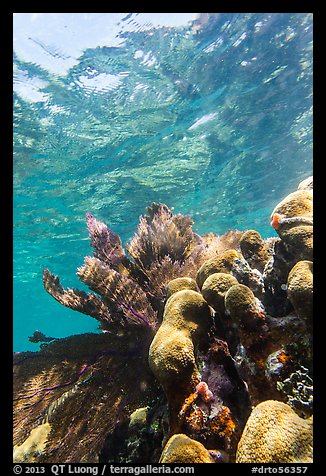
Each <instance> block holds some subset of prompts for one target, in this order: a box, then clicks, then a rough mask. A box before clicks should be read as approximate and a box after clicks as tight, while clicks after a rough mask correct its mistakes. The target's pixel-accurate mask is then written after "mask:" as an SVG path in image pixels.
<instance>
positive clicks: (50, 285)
mask: <svg viewBox="0 0 326 476" xmlns="http://www.w3.org/2000/svg"><path fill="white" fill-rule="evenodd" d="M43 285H44V288H45V290H46V291H47V292H48V293H49V294H51V296H52V297H53V298H54V299H55V300H56V301H58V302H59V303H60V304H63V305H64V306H66V307H69V308H70V309H73V310H74V311H79V312H82V313H83V314H87V315H88V316H91V317H94V318H95V319H97V320H98V321H100V322H102V323H104V322H111V321H112V317H111V314H110V311H109V309H108V308H107V306H106V305H105V303H104V302H103V301H102V300H101V299H100V298H99V297H98V296H97V295H96V294H93V293H89V294H87V293H85V292H84V291H80V290H79V289H71V288H67V289H64V288H63V287H62V285H61V283H60V279H59V278H58V276H55V275H54V274H52V273H50V271H49V270H48V269H44V270H43Z"/></svg>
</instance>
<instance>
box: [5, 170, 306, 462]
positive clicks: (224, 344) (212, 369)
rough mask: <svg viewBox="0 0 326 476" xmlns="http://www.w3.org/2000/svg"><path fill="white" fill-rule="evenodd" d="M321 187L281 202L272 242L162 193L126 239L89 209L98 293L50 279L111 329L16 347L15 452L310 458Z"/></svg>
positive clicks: (36, 455)
mask: <svg viewBox="0 0 326 476" xmlns="http://www.w3.org/2000/svg"><path fill="white" fill-rule="evenodd" d="M312 189H313V181H312V178H308V179H306V180H304V181H302V182H301V183H300V184H299V187H298V189H297V190H296V191H295V192H292V193H290V194H289V195H288V196H287V197H286V198H285V199H284V200H282V201H281V202H280V203H279V204H278V205H277V206H276V207H275V209H274V211H273V213H272V215H271V225H272V226H273V227H274V229H275V230H276V232H277V234H278V237H272V238H266V239H263V238H262V237H261V235H260V234H259V233H258V232H257V231H255V230H247V231H245V232H240V231H237V230H235V231H230V230H229V231H227V232H226V233H225V234H224V235H222V236H218V235H216V234H213V233H208V234H207V235H203V236H200V235H198V234H197V233H195V232H194V231H193V229H192V225H193V221H192V220H191V218H190V217H188V216H183V215H181V214H173V210H172V209H169V208H168V207H167V206H166V205H164V204H157V203H153V204H152V205H151V206H150V207H148V208H147V211H148V215H145V216H141V217H140V221H139V226H138V229H137V232H136V233H135V235H134V236H133V238H132V239H131V240H130V241H129V243H127V244H126V245H125V248H123V246H122V242H121V239H120V237H119V236H118V235H117V234H115V233H114V232H112V231H111V230H110V229H109V228H108V227H107V226H106V225H105V224H104V223H102V222H100V221H98V220H97V219H96V218H94V217H93V216H92V215H91V214H90V213H88V214H87V215H86V221H87V226H88V229H89V234H90V239H91V246H92V248H93V256H86V257H85V260H84V264H83V265H82V266H80V267H79V268H78V271H77V275H78V277H79V279H80V280H81V281H82V282H83V283H84V284H86V285H87V286H88V288H89V289H90V292H88V293H86V292H84V291H81V290H78V289H72V288H66V289H65V288H63V286H62V285H61V283H60V280H59V278H58V277H57V276H55V275H54V274H52V273H51V272H50V271H48V270H47V269H45V270H44V271H43V283H44V287H45V289H46V291H47V292H48V293H49V294H50V295H52V296H53V297H54V298H55V299H56V300H57V301H58V302H59V303H61V304H63V305H64V306H66V307H69V308H71V309H73V310H76V311H79V312H81V313H84V314H88V315H90V316H92V317H94V318H95V319H97V320H98V321H99V323H100V328H101V329H102V330H103V331H104V332H103V333H102V334H85V335H81V336H73V337H71V338H67V339H57V338H52V337H46V336H45V335H44V334H43V333H42V332H40V331H35V333H34V334H33V336H31V338H30V340H31V342H42V344H41V350H40V351H39V352H35V353H21V354H19V355H17V356H15V360H14V371H15V379H16V380H15V388H14V444H15V461H17V462H23V461H26V460H28V461H36V462H49V461H51V462H57V461H60V462H62V461H65V462H70V461H80V462H98V461H100V462H119V463H147V462H158V461H160V462H163V463H169V462H171V463H172V462H175V463H182V462H187V463H195V462H235V461H236V462H300V463H302V462H310V461H312V437H311V433H312V418H311V416H312V411H313V407H312V403H313V386H312V381H313V379H312V301H313V283H312V266H313V262H312V251H313V248H312V245H313V243H312V237H313V209H312ZM253 406H254V407H255V408H254V410H253V411H252V413H251V415H250V412H251V410H252V407H253ZM249 415H250V416H249ZM273 422H274V423H273ZM42 425H49V426H46V427H44V426H42ZM49 428H51V431H46V432H44V431H43V430H44V429H45V430H48V429H49ZM38 429H39V430H38ZM41 430H42V431H41ZM35 435H36V436H37V438H36V439H37V440H38V436H40V445H36V446H35V445H34V443H33V441H34V439H35V438H34V436H35ZM30 437H32V438H31V439H29V438H30ZM32 440H33V441H32ZM30 443H31V444H30ZM256 448H257V451H256ZM162 450H163V452H162Z"/></svg>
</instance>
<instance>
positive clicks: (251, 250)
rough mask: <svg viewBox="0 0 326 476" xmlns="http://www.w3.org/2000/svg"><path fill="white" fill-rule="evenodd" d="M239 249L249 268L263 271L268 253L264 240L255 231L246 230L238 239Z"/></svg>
mask: <svg viewBox="0 0 326 476" xmlns="http://www.w3.org/2000/svg"><path fill="white" fill-rule="evenodd" d="M240 249H241V252H242V254H243V256H244V258H245V259H246V260H247V261H248V263H249V264H250V266H251V268H256V269H258V270H259V271H261V272H262V271H263V270H264V267H265V265H266V263H267V261H268V260H269V257H270V253H269V250H268V248H267V247H266V245H265V243H264V240H263V239H262V237H261V236H260V234H259V233H258V231H256V230H247V231H246V232H245V233H244V234H243V235H242V236H241V239H240Z"/></svg>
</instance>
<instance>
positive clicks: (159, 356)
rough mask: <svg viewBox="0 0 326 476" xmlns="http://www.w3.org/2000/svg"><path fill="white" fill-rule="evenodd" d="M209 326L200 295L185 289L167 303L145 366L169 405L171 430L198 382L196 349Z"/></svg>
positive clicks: (203, 339) (209, 318)
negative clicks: (153, 376) (149, 370)
mask: <svg viewBox="0 0 326 476" xmlns="http://www.w3.org/2000/svg"><path fill="white" fill-rule="evenodd" d="M211 324H212V314H211V309H210V307H209V305H208V304H207V302H206V301H205V299H204V298H203V296H202V295H201V294H200V293H198V292H196V291H192V290H188V289H185V290H182V291H178V292H176V293H174V294H172V296H171V297H170V298H169V299H168V300H167V302H166V305H165V308H164V314H163V321H162V324H161V326H160V328H159V329H158V331H157V333H156V335H155V337H154V339H153V341H152V343H151V346H150V349H149V356H148V362H149V366H150V368H151V369H152V371H153V373H154V375H155V376H156V378H157V379H158V380H159V382H160V383H161V385H162V387H163V389H164V392H165V394H166V396H167V399H168V402H169V414H170V429H171V428H172V429H175V428H176V426H175V425H177V421H178V417H177V415H178V412H179V411H180V409H181V406H182V404H183V402H184V400H185V398H186V397H187V396H188V395H189V394H191V393H192V392H193V391H194V389H195V386H196V385H197V383H198V382H199V372H198V369H197V365H196V360H195V346H197V345H200V344H201V343H204V342H205V341H206V340H207V332H208V329H209V327H210V326H211Z"/></svg>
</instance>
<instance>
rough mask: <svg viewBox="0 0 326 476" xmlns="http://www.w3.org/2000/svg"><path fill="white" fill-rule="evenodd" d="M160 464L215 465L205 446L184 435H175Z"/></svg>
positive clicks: (165, 448) (169, 442)
mask: <svg viewBox="0 0 326 476" xmlns="http://www.w3.org/2000/svg"><path fill="white" fill-rule="evenodd" d="M159 462H160V463H215V460H214V459H213V457H212V456H211V455H210V453H209V451H208V450H207V449H206V448H205V446H204V445H202V444H201V443H199V442H198V441H196V440H193V439H191V438H189V436H187V435H184V434H182V433H180V434H177V435H173V436H171V438H170V439H169V441H168V442H167V444H166V445H165V447H164V450H163V452H162V455H161V458H160V461H159Z"/></svg>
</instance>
